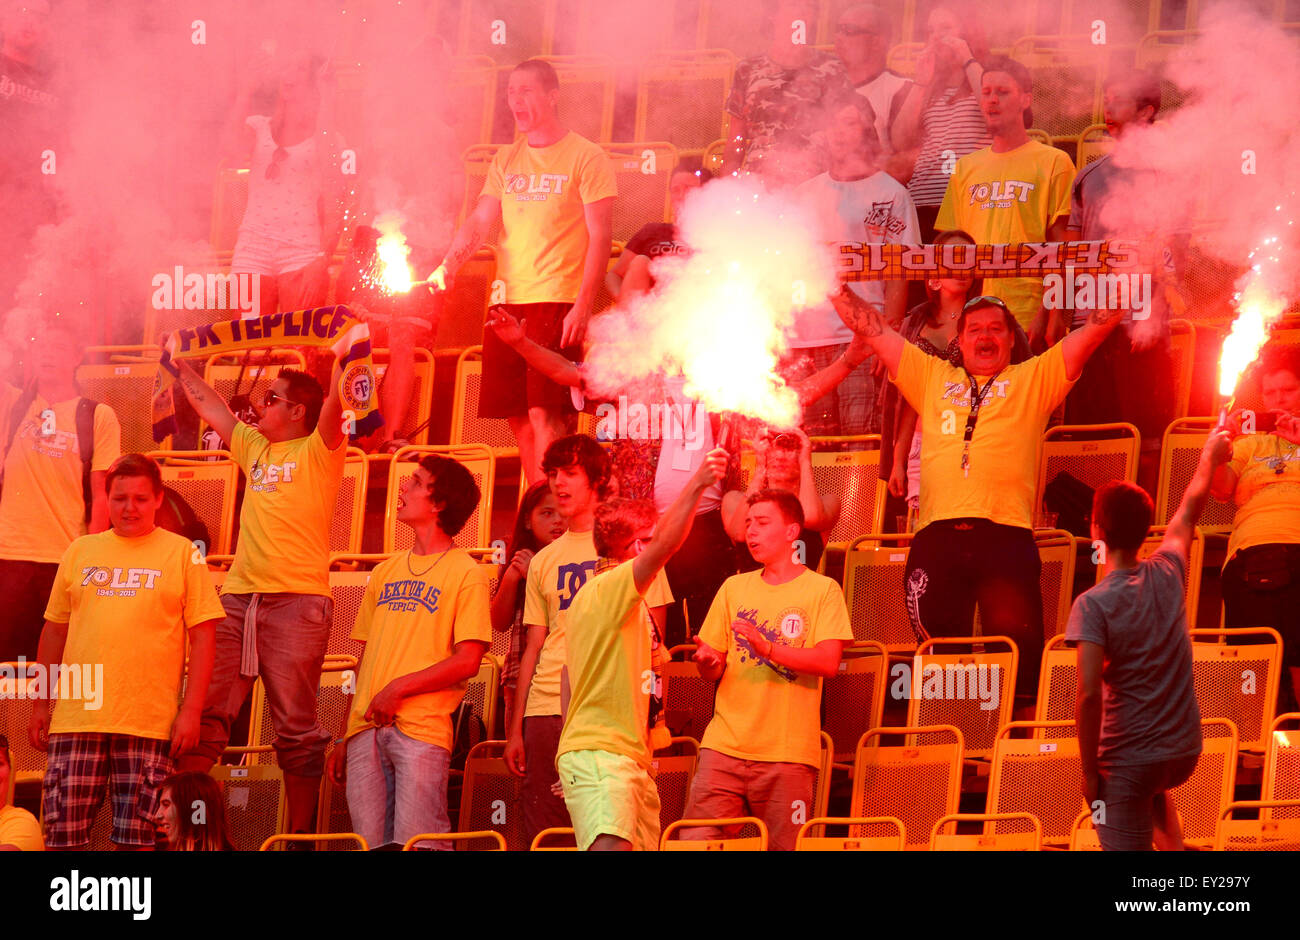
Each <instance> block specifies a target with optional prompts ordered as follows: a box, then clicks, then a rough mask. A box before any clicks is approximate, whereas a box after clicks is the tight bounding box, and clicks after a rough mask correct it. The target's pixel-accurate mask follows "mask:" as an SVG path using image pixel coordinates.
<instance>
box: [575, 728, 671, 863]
mask: <svg viewBox="0 0 1300 940" xmlns="http://www.w3.org/2000/svg"><path fill="white" fill-rule="evenodd" d="M555 766H556V769H557V770H559V772H560V782H561V783H562V784H563V785H564V801H565V803H567V804H568V807H569V816H570V818H572V820H573V831H574V834H575V837H576V840H577V843H578V849H579V850H580V851H584V852H585V851H586V850H587V849H589V848H591V844H592V843H593V842H595V841H596V837H597V836H603V835H610V836H617V837H618V838H620V839H625V840H627V841H628V842H631V843H632V848H633V849H634V850H636V851H639V852H653V851H655V850H656V849H658V848H659V790H658V788H656V787H655V782H654V779H653V778H652V777H651V776H650V773H649V771H647V770H646V769H645V768H644V767H642V766H641V765H640V764H638V763H637V762H636V761H634V760H632V758H630V757H624V756H623V755H622V754H612V753H610V752H609V751H566V752H564V753H563V754H561V755H560V756H559V758H558V759H557V760H556V762H555Z"/></svg>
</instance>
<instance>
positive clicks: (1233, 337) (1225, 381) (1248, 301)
mask: <svg viewBox="0 0 1300 940" xmlns="http://www.w3.org/2000/svg"><path fill="white" fill-rule="evenodd" d="M1293 195H1294V194H1293ZM1274 211H1277V212H1281V211H1282V207H1281V206H1280V205H1279V206H1277V207H1275V210H1274ZM1283 254H1284V252H1283V250H1282V247H1281V244H1280V240H1279V239H1278V238H1277V236H1275V235H1270V236H1268V237H1266V238H1264V239H1263V240H1262V241H1261V242H1260V243H1259V244H1258V245H1257V246H1256V247H1255V248H1254V249H1253V250H1252V251H1251V253H1250V257H1249V259H1248V260H1249V262H1250V273H1249V274H1247V275H1246V277H1247V278H1248V280H1247V282H1246V286H1245V287H1243V288H1242V289H1241V291H1240V292H1239V293H1237V294H1235V295H1233V300H1234V301H1235V302H1236V304H1237V319H1236V320H1234V321H1233V322H1232V331H1231V332H1230V333H1229V334H1228V338H1227V339H1225V340H1224V341H1223V352H1222V353H1220V355H1219V395H1220V397H1222V398H1231V397H1232V396H1233V394H1234V393H1235V392H1236V389H1237V382H1238V381H1240V380H1241V375H1242V373H1243V372H1245V371H1246V369H1248V368H1249V367H1250V364H1251V363H1252V362H1254V361H1255V360H1256V359H1257V358H1258V357H1259V351H1260V349H1261V348H1262V347H1263V345H1264V344H1265V343H1266V342H1268V333H1269V329H1270V328H1271V327H1272V325H1273V324H1274V323H1276V322H1277V321H1278V320H1279V319H1280V318H1281V316H1282V312H1283V311H1284V310H1286V307H1287V299H1286V297H1285V296H1283V294H1282V292H1281V291H1280V290H1276V289H1274V288H1273V287H1272V286H1270V285H1280V284H1281V283H1283V281H1282V278H1281V274H1282V255H1283Z"/></svg>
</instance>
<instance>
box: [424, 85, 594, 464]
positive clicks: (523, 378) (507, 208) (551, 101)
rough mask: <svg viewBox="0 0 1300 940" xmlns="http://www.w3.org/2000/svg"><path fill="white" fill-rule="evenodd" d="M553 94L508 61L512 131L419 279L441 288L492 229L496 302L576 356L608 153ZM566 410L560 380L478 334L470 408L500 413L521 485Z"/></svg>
mask: <svg viewBox="0 0 1300 940" xmlns="http://www.w3.org/2000/svg"><path fill="white" fill-rule="evenodd" d="M559 95H560V79H559V76H557V75H556V73H555V69H554V68H553V67H552V66H551V65H550V64H549V63H547V62H544V61H542V60H541V59H528V60H526V61H524V62H521V63H519V65H517V66H515V68H514V69H512V70H511V72H510V77H509V80H508V82H507V86H506V101H507V104H508V105H509V107H510V111H511V113H512V114H513V115H514V119H515V126H516V130H517V131H518V133H519V135H520V136H519V138H518V140H516V141H515V142H514V143H512V144H510V145H508V146H505V147H502V148H501V149H500V150H499V151H497V154H496V156H495V157H494V158H493V160H492V166H491V167H490V168H489V170H488V173H487V179H486V180H485V182H484V184H483V191H482V193H481V194H480V195H479V198H478V203H477V204H476V205H475V206H474V211H473V212H471V213H470V214H469V216H468V217H466V219H465V222H464V223H463V224H462V225H461V227H460V230H459V231H457V232H456V236H455V238H453V239H452V243H451V247H450V248H448V250H447V255H446V257H445V258H443V260H442V263H441V264H440V265H438V267H437V269H436V270H435V271H434V272H433V274H432V275H430V276H429V282H430V283H431V284H432V285H433V286H434V288H435V289H437V290H446V289H448V287H449V285H450V282H451V279H452V278H453V277H454V276H455V274H456V272H457V271H458V270H460V268H461V266H462V265H464V264H465V262H466V261H468V260H469V259H470V258H471V257H473V255H474V252H475V251H476V250H477V249H478V247H479V246H480V245H482V244H484V243H485V242H486V241H488V240H489V239H490V238H491V237H492V235H493V231H494V230H495V229H496V228H498V227H499V228H500V237H499V238H497V239H496V241H497V242H498V244H499V248H498V250H497V275H496V276H497V277H498V278H499V279H500V280H501V282H502V283H503V285H504V288H505V296H504V298H501V302H502V304H503V305H504V306H505V307H506V308H507V309H508V310H509V311H510V313H511V314H512V315H513V316H514V317H516V318H517V319H519V320H520V321H522V322H523V323H524V324H525V328H526V329H527V331H528V336H529V338H530V339H533V340H536V341H537V342H538V343H540V344H541V345H543V346H545V347H546V348H547V349H551V350H554V351H556V352H561V353H563V354H564V355H566V356H567V357H568V358H569V359H575V360H576V359H580V358H581V353H582V338H583V335H584V334H585V333H586V330H587V321H588V320H589V319H590V318H591V314H592V311H593V308H594V305H595V301H596V295H597V293H598V292H599V291H600V289H601V287H602V285H603V282H604V277H605V269H606V267H607V266H608V263H609V251H610V244H611V241H610V231H611V220H612V218H613V207H614V197H615V196H616V195H617V193H618V185H617V183H616V182H615V179H614V172H613V170H612V169H611V165H612V164H611V158H610V155H609V154H607V153H606V152H605V150H604V149H603V148H602V147H600V146H599V145H597V144H593V143H592V142H591V141H589V140H585V139H584V138H582V137H580V136H578V135H577V134H575V133H574V132H573V131H570V130H568V129H566V128H565V127H564V125H563V124H562V123H561V122H560V118H559V114H558V112H557V111H556V107H557V104H558V102H559ZM572 412H573V405H572V402H571V401H570V398H569V391H568V389H566V388H561V387H560V386H558V385H556V384H555V383H554V382H551V381H549V380H548V379H547V378H546V377H545V376H544V375H542V374H541V373H539V372H538V371H537V370H536V369H533V368H530V367H528V366H527V365H526V364H525V363H524V361H523V360H522V359H520V358H519V356H517V355H516V354H515V353H513V352H512V351H511V350H510V349H508V348H507V347H506V346H505V345H504V344H503V343H502V342H501V341H500V340H498V339H497V337H496V335H495V334H493V333H492V332H488V333H487V334H485V335H484V337H483V381H482V383H481V385H480V392H479V417H480V418H506V419H508V420H509V422H510V428H511V430H512V431H513V432H514V435H515V438H516V439H517V440H518V442H519V460H520V463H521V465H522V466H523V470H524V473H525V474H526V475H527V477H528V482H529V484H533V483H536V482H538V481H539V480H541V479H542V477H543V471H542V467H541V458H542V455H543V454H545V453H546V448H547V447H548V446H550V444H551V442H552V441H554V440H555V439H556V438H557V437H559V436H560V435H562V434H563V433H564V430H563V428H564V422H563V417H564V415H565V414H572Z"/></svg>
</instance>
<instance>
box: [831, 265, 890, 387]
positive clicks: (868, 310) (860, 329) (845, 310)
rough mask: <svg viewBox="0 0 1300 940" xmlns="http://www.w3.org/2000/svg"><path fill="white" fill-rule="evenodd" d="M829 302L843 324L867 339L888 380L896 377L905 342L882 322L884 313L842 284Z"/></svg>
mask: <svg viewBox="0 0 1300 940" xmlns="http://www.w3.org/2000/svg"><path fill="white" fill-rule="evenodd" d="M830 301H831V304H832V305H833V306H834V307H835V312H836V313H838V314H839V315H840V319H841V320H843V321H844V325H845V326H847V327H848V328H849V329H850V330H852V331H853V332H854V333H856V334H858V335H859V336H861V337H862V338H863V339H864V340H866V342H867V345H868V346H870V347H871V350H872V352H874V353H875V354H876V355H877V356H878V357H879V358H880V361H881V362H883V363H884V364H885V368H886V369H888V370H889V377H890V378H891V379H892V378H896V377H897V376H898V363H899V361H900V360H901V359H902V357H903V343H904V342H905V341H904V339H903V337H902V336H900V335H899V334H898V331H896V330H895V329H894V328H893V327H891V326H890V325H889V324H888V323H886V322H885V316H884V311H883V310H881V309H880V307H878V306H877V305H876V304H872V303H868V302H867V301H865V300H863V299H862V298H861V297H859V296H858V295H857V294H855V293H853V291H851V290H849V286H848V285H847V284H841V285H840V289H839V290H838V291H836V292H835V293H833V294H831V295H830Z"/></svg>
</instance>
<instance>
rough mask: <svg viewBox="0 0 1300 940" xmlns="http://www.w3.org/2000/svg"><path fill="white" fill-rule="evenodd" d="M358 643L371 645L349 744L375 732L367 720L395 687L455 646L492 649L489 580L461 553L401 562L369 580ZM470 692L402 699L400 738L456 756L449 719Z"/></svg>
mask: <svg viewBox="0 0 1300 940" xmlns="http://www.w3.org/2000/svg"><path fill="white" fill-rule="evenodd" d="M435 559H437V560H435ZM416 572H419V573H418V574H417V573H416ZM352 639H354V640H360V641H361V642H362V643H365V644H366V650H365V654H364V655H363V656H362V658H361V673H360V675H358V676H357V691H356V695H355V696H354V697H353V699H352V712H351V714H349V715H348V731H347V736H348V737H352V735H354V734H356V733H358V732H359V731H364V730H365V729H366V728H373V727H374V722H372V721H366V720H365V719H364V718H363V717H362V716H363V715H365V713H366V709H368V708H369V707H370V702H371V700H372V699H373V698H374V697H375V696H376V695H377V694H378V693H379V692H381V691H383V688H384V686H386V685H388V683H390V682H392V681H393V680H394V679H396V678H398V677H399V676H408V675H410V674H411V673H413V672H420V671H422V670H425V669H428V668H429V667H430V666H432V665H434V664H435V663H440V662H442V661H443V660H444V659H446V658H447V657H449V656H450V655H451V653H452V648H453V647H454V646H455V645H456V644H457V643H463V642H465V641H467V640H478V641H480V642H482V643H485V644H490V643H491V642H492V620H491V616H490V614H489V602H488V579H487V574H486V573H485V572H484V571H483V568H482V567H481V566H480V565H479V564H478V563H477V562H476V561H475V560H474V559H473V558H471V557H470V556H469V555H467V554H466V553H465V552H463V551H462V550H461V549H459V548H453V549H450V550H449V551H448V552H447V554H446V555H445V557H442V558H438V556H437V555H433V556H429V555H414V554H412V553H411V552H410V551H405V552H402V553H401V554H400V555H395V556H393V557H392V558H390V559H388V560H387V561H385V562H384V563H383V564H381V565H378V566H377V567H376V568H375V570H374V571H372V572H371V573H370V582H369V583H368V584H367V585H366V593H365V596H364V597H363V598H362V599H361V610H360V611H359V612H358V614H357V622H356V624H355V626H353V628H352ZM465 686H466V683H464V682H460V683H457V684H456V685H451V686H447V687H446V688H444V689H439V690H438V691H437V692H426V693H424V694H423V695H413V696H411V697H410V698H407V699H404V700H403V701H402V704H401V705H400V706H398V709H397V730H398V731H400V732H402V734H404V735H406V736H407V737H408V738H414V739H415V740H417V741H424V742H426V743H428V744H435V745H437V746H438V747H441V748H444V749H445V750H448V751H450V750H451V744H452V741H451V736H452V729H451V713H452V712H454V711H455V710H456V706H458V705H459V704H460V701H461V699H462V698H464V696H465Z"/></svg>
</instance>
